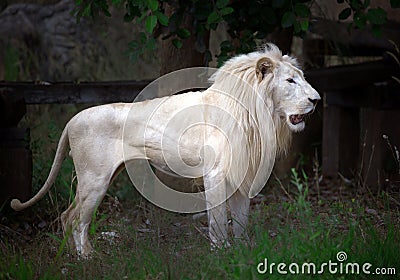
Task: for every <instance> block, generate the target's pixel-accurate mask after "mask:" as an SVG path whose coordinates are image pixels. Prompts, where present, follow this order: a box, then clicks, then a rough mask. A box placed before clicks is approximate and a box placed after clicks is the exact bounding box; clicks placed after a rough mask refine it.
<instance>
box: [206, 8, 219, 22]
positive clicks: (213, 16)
mask: <svg viewBox="0 0 400 280" xmlns="http://www.w3.org/2000/svg"><path fill="white" fill-rule="evenodd" d="M220 21H221V16H220V15H219V14H218V13H217V11H213V12H212V13H211V14H209V16H208V18H207V23H208V24H212V23H216V22H220Z"/></svg>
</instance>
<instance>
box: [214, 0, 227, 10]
mask: <svg viewBox="0 0 400 280" xmlns="http://www.w3.org/2000/svg"><path fill="white" fill-rule="evenodd" d="M228 3H229V0H217V2H216V3H215V6H216V7H217V9H222V8H223V7H225V6H226V5H228Z"/></svg>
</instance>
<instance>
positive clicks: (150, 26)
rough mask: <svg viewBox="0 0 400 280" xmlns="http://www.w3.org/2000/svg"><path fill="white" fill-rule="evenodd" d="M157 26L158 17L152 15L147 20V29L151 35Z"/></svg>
mask: <svg viewBox="0 0 400 280" xmlns="http://www.w3.org/2000/svg"><path fill="white" fill-rule="evenodd" d="M156 25H157V17H156V16H154V15H151V16H149V17H148V18H146V23H145V28H146V31H147V32H148V33H149V34H151V33H153V31H154V28H155V27H156Z"/></svg>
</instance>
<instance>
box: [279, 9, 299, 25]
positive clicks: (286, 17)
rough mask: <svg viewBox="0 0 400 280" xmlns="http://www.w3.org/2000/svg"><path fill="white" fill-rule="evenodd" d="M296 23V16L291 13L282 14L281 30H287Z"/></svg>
mask: <svg viewBox="0 0 400 280" xmlns="http://www.w3.org/2000/svg"><path fill="white" fill-rule="evenodd" d="M295 21H296V15H295V14H294V13H293V12H292V11H288V12H286V13H284V14H283V16H282V22H281V25H282V27H283V28H288V27H290V26H292V25H293V23H294V22H295Z"/></svg>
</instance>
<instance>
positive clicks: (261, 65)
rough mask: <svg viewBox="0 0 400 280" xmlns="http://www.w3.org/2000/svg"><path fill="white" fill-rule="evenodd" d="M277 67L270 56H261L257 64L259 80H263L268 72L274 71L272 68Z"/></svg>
mask: <svg viewBox="0 0 400 280" xmlns="http://www.w3.org/2000/svg"><path fill="white" fill-rule="evenodd" d="M274 67H275V63H274V62H273V61H272V60H271V59H270V58H268V57H263V58H260V59H259V60H258V61H257V66H256V75H257V78H258V80H259V81H260V82H261V81H262V80H263V79H264V77H265V75H267V74H268V73H272V70H273V69H274Z"/></svg>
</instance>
